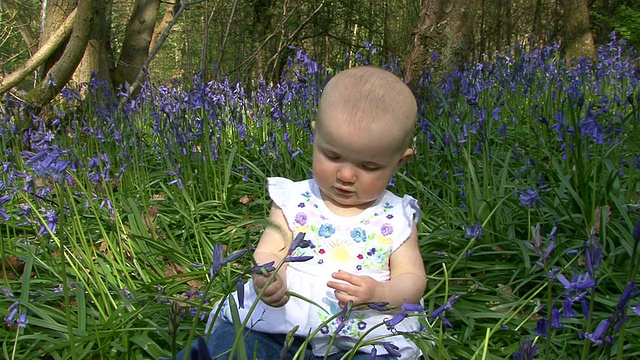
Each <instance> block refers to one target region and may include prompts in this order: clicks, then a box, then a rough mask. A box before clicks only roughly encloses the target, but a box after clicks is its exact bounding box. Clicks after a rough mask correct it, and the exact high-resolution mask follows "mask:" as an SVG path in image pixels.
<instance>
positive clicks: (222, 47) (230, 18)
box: [213, 0, 238, 79]
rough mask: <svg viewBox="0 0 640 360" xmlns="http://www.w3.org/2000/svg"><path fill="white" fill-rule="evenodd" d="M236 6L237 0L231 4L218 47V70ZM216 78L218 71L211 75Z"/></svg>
mask: <svg viewBox="0 0 640 360" xmlns="http://www.w3.org/2000/svg"><path fill="white" fill-rule="evenodd" d="M237 5H238V0H235V1H234V2H233V8H232V9H231V15H230V16H229V21H228V22H227V29H226V30H225V32H224V37H223V38H222V45H221V46H220V56H218V68H220V63H221V62H222V55H224V47H225V45H226V44H227V37H228V36H229V29H230V28H231V21H232V20H233V15H234V14H235V12H236V6H237ZM217 77H218V71H216V73H215V74H214V75H213V78H214V79H216V78H217Z"/></svg>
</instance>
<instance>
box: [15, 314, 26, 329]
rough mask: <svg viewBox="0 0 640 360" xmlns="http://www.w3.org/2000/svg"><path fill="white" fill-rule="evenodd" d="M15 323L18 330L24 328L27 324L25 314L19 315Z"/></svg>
mask: <svg viewBox="0 0 640 360" xmlns="http://www.w3.org/2000/svg"><path fill="white" fill-rule="evenodd" d="M16 323H17V324H18V328H19V329H24V328H26V327H27V324H28V323H29V320H27V314H26V313H22V314H20V317H19V318H18V320H16Z"/></svg>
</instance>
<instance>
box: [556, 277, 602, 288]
mask: <svg viewBox="0 0 640 360" xmlns="http://www.w3.org/2000/svg"><path fill="white" fill-rule="evenodd" d="M556 278H557V279H558V280H559V281H560V282H561V283H562V285H563V286H564V287H565V289H567V292H579V291H584V290H587V289H591V288H593V287H594V286H596V284H597V283H596V281H595V280H593V279H591V278H590V277H589V274H588V273H587V274H584V275H574V276H573V279H572V281H571V282H569V280H567V278H566V277H565V276H564V275H562V274H558V275H557V276H556Z"/></svg>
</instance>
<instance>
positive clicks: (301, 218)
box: [295, 212, 307, 225]
mask: <svg viewBox="0 0 640 360" xmlns="http://www.w3.org/2000/svg"><path fill="white" fill-rule="evenodd" d="M295 221H296V223H298V224H300V225H304V224H306V223H307V214H305V213H301V212H300V213H297V214H296V219H295Z"/></svg>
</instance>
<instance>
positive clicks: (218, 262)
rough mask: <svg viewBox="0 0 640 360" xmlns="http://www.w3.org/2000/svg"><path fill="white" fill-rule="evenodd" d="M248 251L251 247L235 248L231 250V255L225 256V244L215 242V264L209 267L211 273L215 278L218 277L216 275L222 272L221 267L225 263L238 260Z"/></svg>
mask: <svg viewBox="0 0 640 360" xmlns="http://www.w3.org/2000/svg"><path fill="white" fill-rule="evenodd" d="M247 252H249V249H240V250H235V251H233V252H231V254H229V256H227V257H225V256H224V245H222V244H221V243H215V244H214V245H213V264H212V266H211V268H210V269H209V275H210V276H211V278H212V279H213V278H214V277H216V275H218V273H219V272H220V269H221V268H222V267H223V266H224V265H226V264H229V263H232V262H234V261H236V260H238V259H239V258H241V257H242V256H244V255H245V254H246V253H247Z"/></svg>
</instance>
